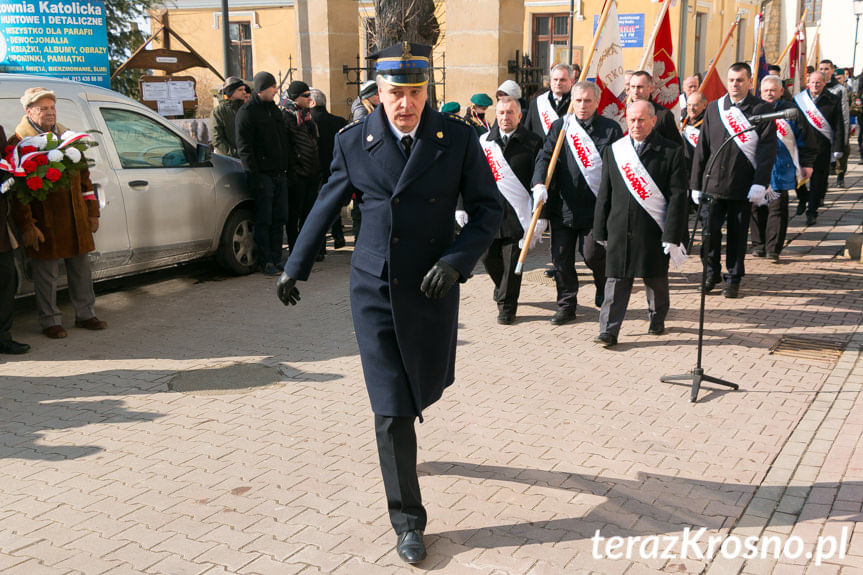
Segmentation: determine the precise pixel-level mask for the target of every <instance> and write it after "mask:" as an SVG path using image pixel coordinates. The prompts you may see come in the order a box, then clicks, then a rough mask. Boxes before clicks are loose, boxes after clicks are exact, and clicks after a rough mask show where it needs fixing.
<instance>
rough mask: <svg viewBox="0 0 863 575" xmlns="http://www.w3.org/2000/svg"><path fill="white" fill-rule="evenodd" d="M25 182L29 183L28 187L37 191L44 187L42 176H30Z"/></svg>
mask: <svg viewBox="0 0 863 575" xmlns="http://www.w3.org/2000/svg"><path fill="white" fill-rule="evenodd" d="M24 183H25V184H27V187H28V188H30V189H31V190H34V191H35V190H38V189H39V188H41V187H42V178H40V177H39V176H30V177H29V178H27V179H26V180H25V181H24Z"/></svg>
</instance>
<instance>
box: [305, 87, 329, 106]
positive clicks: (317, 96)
mask: <svg viewBox="0 0 863 575" xmlns="http://www.w3.org/2000/svg"><path fill="white" fill-rule="evenodd" d="M309 92H311V96H312V101H314V103H315V106H320V107H321V108H326V107H327V96H326V94H324V93H323V92H322V91H321V90H318V89H317V88H312V89H311V90H309Z"/></svg>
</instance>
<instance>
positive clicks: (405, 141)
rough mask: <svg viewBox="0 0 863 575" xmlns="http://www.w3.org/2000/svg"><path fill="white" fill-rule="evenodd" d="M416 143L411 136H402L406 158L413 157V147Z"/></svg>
mask: <svg viewBox="0 0 863 575" xmlns="http://www.w3.org/2000/svg"><path fill="white" fill-rule="evenodd" d="M413 143H414V139H413V138H411V137H410V136H402V148H404V150H405V157H406V158H410V157H411V145H412V144H413Z"/></svg>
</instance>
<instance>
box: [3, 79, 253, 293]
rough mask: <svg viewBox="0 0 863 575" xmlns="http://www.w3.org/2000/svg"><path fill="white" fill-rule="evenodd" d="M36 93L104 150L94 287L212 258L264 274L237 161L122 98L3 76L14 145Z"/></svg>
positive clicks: (97, 174) (95, 160)
mask: <svg viewBox="0 0 863 575" xmlns="http://www.w3.org/2000/svg"><path fill="white" fill-rule="evenodd" d="M33 86H42V87H44V88H47V89H48V90H53V91H54V93H55V94H56V95H57V121H58V122H59V123H60V124H63V125H64V126H66V127H67V128H69V129H70V130H75V131H78V132H89V133H90V134H91V136H92V138H93V139H94V140H95V141H96V142H98V144H99V145H98V146H97V147H94V148H91V149H90V150H88V151H87V157H88V159H89V163H90V177H91V179H92V181H93V185H94V187H95V189H96V194H97V196H98V198H99V206H100V208H101V211H102V217H101V219H100V223H99V231H98V232H96V234H95V236H94V237H95V240H96V250H95V251H93V252H91V254H90V258H91V262H92V265H93V277H94V279H97V280H102V279H108V278H116V277H120V276H125V275H129V274H134V273H139V272H143V271H150V270H154V269H159V268H165V267H169V266H173V265H176V264H179V263H183V262H188V261H191V260H195V259H199V258H204V257H208V256H216V258H217V260H218V261H219V263H220V264H222V265H223V266H224V267H225V268H227V269H228V270H230V271H231V272H233V273H236V274H247V273H250V272H251V271H252V270H253V269H254V268H255V266H256V265H257V261H256V260H257V251H256V249H255V242H254V237H253V226H254V206H253V202H252V197H251V195H250V194H249V192H248V191H247V189H246V178H245V175H244V173H243V168H242V165H241V164H240V162H239V161H238V160H235V159H233V158H229V157H226V156H221V155H218V154H211V153H210V150H209V148H208V147H207V146H206V145H203V144H196V143H194V142H193V141H192V140H190V139H189V137H188V136H187V135H185V134H184V132H183V130H182V129H180V128H179V127H177V126H175V125H173V124H172V123H171V122H169V121H168V120H165V119H164V118H162V117H161V116H159V115H158V114H156V113H155V112H153V111H152V110H150V109H149V108H147V107H146V106H144V105H142V104H140V103H138V102H136V101H134V100H131V99H129V98H127V97H125V96H122V95H121V94H118V93H117V92H112V91H111V90H106V89H104V88H99V87H97V86H90V85H87V84H79V83H77V82H70V81H66V80H58V79H53V78H46V77H43V76H24V75H18V74H0V123H2V125H3V127H4V128H5V130H6V134H7V135H8V136H10V137H11V135H12V134H13V133H14V131H15V126H17V125H18V123H19V122H20V121H21V118H22V117H23V115H24V110H23V108H22V106H21V102H20V101H19V98H20V97H21V95H22V94H23V93H24V90H26V89H27V88H30V87H33ZM19 251H20V250H19ZM19 255H20V254H19ZM16 264H17V268H18V278H19V281H18V293H19V294H24V293H31V292H32V291H33V289H32V287H33V286H32V283H31V282H30V281H29V280H30V276H29V270H28V266H27V265H26V260H25V258H21V257H19V259H17V261H16Z"/></svg>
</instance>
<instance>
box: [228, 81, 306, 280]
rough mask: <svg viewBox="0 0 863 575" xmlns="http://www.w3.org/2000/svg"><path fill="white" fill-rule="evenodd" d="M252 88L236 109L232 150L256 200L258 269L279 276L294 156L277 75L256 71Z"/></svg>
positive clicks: (294, 161)
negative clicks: (278, 97)
mask: <svg viewBox="0 0 863 575" xmlns="http://www.w3.org/2000/svg"><path fill="white" fill-rule="evenodd" d="M254 84H255V92H254V94H252V97H251V98H249V101H248V102H246V103H245V104H243V105H242V107H240V110H239V111H238V112H237V153H238V155H239V156H240V161H241V162H242V163H243V169H245V170H246V175H247V176H248V180H249V190H250V191H251V192H252V194H253V196H254V198H255V243H256V244H257V246H258V253H259V254H260V262H261V271H263V272H264V273H265V274H267V275H278V274H279V265H280V264H281V260H282V227H283V226H284V222H285V220H286V219H287V213H288V177H289V176H290V174H292V173H293V171H294V164H295V163H296V156H295V155H294V145H293V139H292V137H291V134H290V132H289V131H288V128H287V126H286V125H285V121H284V118H283V117H282V112H281V111H280V110H279V108H278V106H276V103H275V99H276V93H277V92H278V88H277V87H276V78H275V77H274V76H273V75H272V74H270V73H269V72H258V73H257V74H255V79H254Z"/></svg>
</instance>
